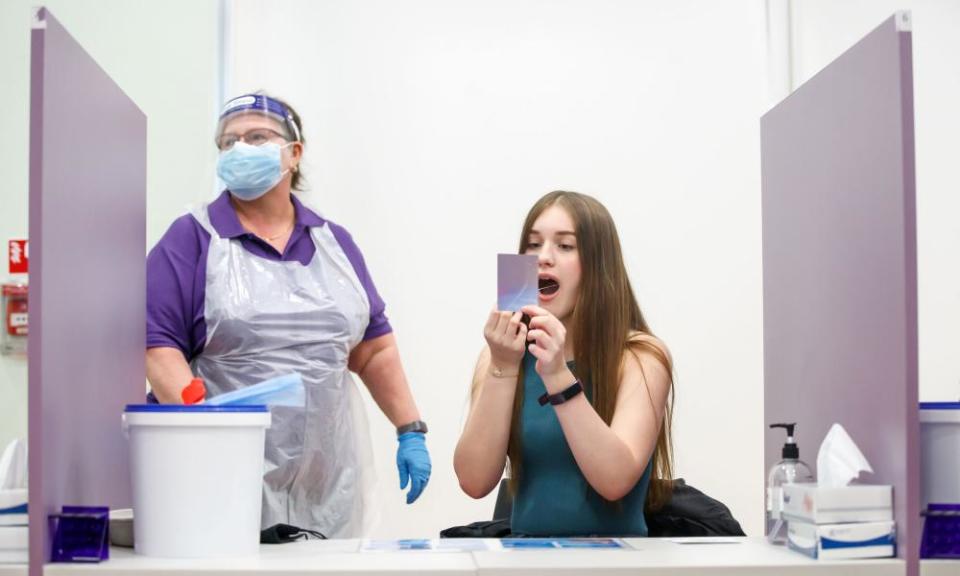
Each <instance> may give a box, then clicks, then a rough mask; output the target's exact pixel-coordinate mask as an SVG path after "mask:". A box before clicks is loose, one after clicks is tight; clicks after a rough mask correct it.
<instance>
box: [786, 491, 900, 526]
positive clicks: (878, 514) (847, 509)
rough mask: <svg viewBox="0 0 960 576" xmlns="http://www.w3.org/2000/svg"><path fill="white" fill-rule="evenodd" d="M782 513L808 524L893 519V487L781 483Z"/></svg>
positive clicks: (788, 518)
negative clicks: (833, 486)
mask: <svg viewBox="0 0 960 576" xmlns="http://www.w3.org/2000/svg"><path fill="white" fill-rule="evenodd" d="M783 517H784V518H785V519H786V520H788V521H789V520H794V521H800V522H809V523H811V524H839V523H841V522H883V521H890V520H893V487H892V486H884V485H872V484H853V485H850V486H838V487H836V488H830V487H827V486H818V485H816V484H785V485H784V486H783Z"/></svg>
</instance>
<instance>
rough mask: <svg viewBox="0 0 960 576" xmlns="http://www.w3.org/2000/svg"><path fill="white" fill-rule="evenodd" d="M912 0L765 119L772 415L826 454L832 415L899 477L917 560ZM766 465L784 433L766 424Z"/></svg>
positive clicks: (906, 532)
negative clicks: (823, 445)
mask: <svg viewBox="0 0 960 576" xmlns="http://www.w3.org/2000/svg"><path fill="white" fill-rule="evenodd" d="M911 59H912V55H911V33H910V31H909V13H898V14H896V15H895V16H893V17H891V18H890V19H888V20H886V21H885V22H884V23H883V24H881V25H880V26H879V27H877V28H876V29H875V30H873V31H872V32H870V33H869V34H868V35H867V36H865V37H864V38H863V39H862V40H860V41H859V42H858V43H857V44H856V45H855V46H853V47H852V48H850V49H849V50H847V51H846V52H845V53H843V54H842V55H841V56H839V57H838V58H837V59H836V60H834V61H833V62H832V63H831V64H830V65H829V66H827V67H826V68H825V69H824V70H822V71H821V72H819V73H818V74H817V75H816V76H814V77H813V78H811V79H810V80H809V81H807V82H806V83H805V84H803V85H802V86H800V87H799V88H798V89H797V90H796V91H795V92H794V93H792V94H791V95H790V96H788V97H787V98H786V99H785V100H784V101H783V102H781V103H780V104H778V105H777V106H776V107H775V108H773V109H772V110H770V111H769V112H767V114H765V115H764V116H763V118H762V120H761V146H762V162H761V166H762V178H761V181H762V189H763V343H764V352H763V359H764V420H765V423H766V424H770V423H774V422H797V439H798V443H799V445H800V457H801V459H803V460H805V461H806V462H807V463H809V464H810V465H811V466H815V465H816V457H817V450H818V449H819V446H820V442H821V441H822V440H823V438H824V436H825V435H826V433H827V430H828V429H829V427H830V426H831V425H832V424H833V423H834V422H839V423H840V424H842V425H843V426H844V427H845V428H846V429H847V431H848V432H849V433H850V435H851V436H852V437H853V439H854V441H856V442H857V444H858V445H859V446H860V448H861V449H862V451H863V453H864V455H865V456H866V457H867V459H868V460H869V461H870V463H871V465H872V466H873V469H874V472H875V473H874V474H872V475H870V474H865V475H864V477H863V478H862V480H864V481H866V482H870V483H877V484H880V483H882V484H891V485H893V487H894V513H895V518H896V521H897V536H898V555H899V556H900V557H902V558H905V559H906V561H907V573H908V574H916V573H917V570H918V544H919V530H920V526H921V524H920V515H919V453H918V452H919V446H918V442H919V424H918V416H917V241H916V209H915V195H916V185H915V179H914V139H913V131H914V130H913V71H912V64H911ZM764 437H765V442H764V465H765V468H764V472H766V470H769V468H770V467H771V466H772V465H773V464H774V463H776V462H777V461H778V460H779V459H780V448H781V446H782V445H783V442H784V438H785V437H784V434H783V432H782V431H779V430H770V429H767V428H765V430H764Z"/></svg>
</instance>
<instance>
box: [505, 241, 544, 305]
mask: <svg viewBox="0 0 960 576" xmlns="http://www.w3.org/2000/svg"><path fill="white" fill-rule="evenodd" d="M538 282H539V281H538V279H537V256H536V255H535V254H497V310H502V311H511V312H516V311H517V310H519V309H521V308H523V307H524V306H536V305H537V294H538V293H539V292H538Z"/></svg>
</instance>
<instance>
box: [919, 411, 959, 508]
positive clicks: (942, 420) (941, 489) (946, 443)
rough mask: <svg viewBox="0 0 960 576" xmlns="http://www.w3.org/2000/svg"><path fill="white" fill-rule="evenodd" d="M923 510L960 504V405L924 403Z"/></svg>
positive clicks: (921, 414)
mask: <svg viewBox="0 0 960 576" xmlns="http://www.w3.org/2000/svg"><path fill="white" fill-rule="evenodd" d="M920 485H921V487H922V490H921V493H920V500H921V502H920V509H921V510H926V509H927V504H930V503H933V504H960V402H922V403H920Z"/></svg>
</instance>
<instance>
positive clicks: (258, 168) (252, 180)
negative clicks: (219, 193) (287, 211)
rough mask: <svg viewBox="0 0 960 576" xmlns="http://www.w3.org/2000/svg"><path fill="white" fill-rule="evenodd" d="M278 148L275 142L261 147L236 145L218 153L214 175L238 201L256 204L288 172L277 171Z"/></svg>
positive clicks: (240, 143)
mask: <svg viewBox="0 0 960 576" xmlns="http://www.w3.org/2000/svg"><path fill="white" fill-rule="evenodd" d="M286 146H289V144H287V145H285V146H284V147H286ZM280 148H281V147H280V145H279V144H277V143H276V142H267V143H266V144H262V145H260V146H251V145H250V144H247V143H246V142H237V143H236V144H234V145H233V146H232V147H231V148H230V149H229V150H225V151H223V152H221V153H220V159H219V160H218V161H217V174H218V175H219V176H220V179H221V180H223V183H224V184H226V185H227V189H229V190H230V193H231V194H233V195H234V196H236V197H237V198H239V199H241V200H256V199H257V198H259V197H261V196H263V195H264V194H266V193H267V191H268V190H270V189H271V188H273V187H274V186H276V185H277V184H278V183H279V182H280V180H282V179H283V177H284V176H285V175H286V173H287V172H288V171H287V170H281V169H280Z"/></svg>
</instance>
